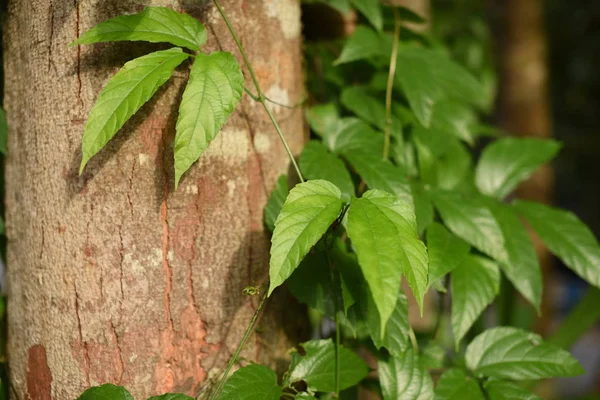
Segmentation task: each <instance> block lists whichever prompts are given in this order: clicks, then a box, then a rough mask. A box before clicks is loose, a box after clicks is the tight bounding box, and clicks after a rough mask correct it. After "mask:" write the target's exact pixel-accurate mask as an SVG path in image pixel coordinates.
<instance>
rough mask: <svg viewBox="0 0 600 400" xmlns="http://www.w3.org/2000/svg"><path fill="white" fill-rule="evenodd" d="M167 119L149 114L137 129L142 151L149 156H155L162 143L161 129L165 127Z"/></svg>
mask: <svg viewBox="0 0 600 400" xmlns="http://www.w3.org/2000/svg"><path fill="white" fill-rule="evenodd" d="M167 124H168V119H167V118H166V117H163V116H155V115H149V116H148V118H146V119H144V122H142V124H141V126H140V128H139V129H138V132H137V133H138V137H139V138H140V141H141V142H142V146H143V148H144V152H145V153H146V154H148V155H149V156H150V157H156V155H157V154H158V151H159V149H160V148H161V146H162V144H163V138H162V136H163V131H164V130H165V129H166V128H167Z"/></svg>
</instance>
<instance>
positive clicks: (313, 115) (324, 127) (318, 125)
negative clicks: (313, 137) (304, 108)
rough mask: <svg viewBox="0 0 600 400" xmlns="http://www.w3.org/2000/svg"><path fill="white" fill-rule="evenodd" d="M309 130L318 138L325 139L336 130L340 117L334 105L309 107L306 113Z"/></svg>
mask: <svg viewBox="0 0 600 400" xmlns="http://www.w3.org/2000/svg"><path fill="white" fill-rule="evenodd" d="M307 119H308V123H309V124H310V127H311V129H312V130H313V131H314V132H315V133H316V134H317V135H319V136H321V137H326V136H327V135H330V134H331V132H335V131H337V129H338V124H339V122H340V115H339V112H338V109H337V107H336V105H335V104H334V103H326V104H319V105H317V106H313V107H310V108H309V109H308V112H307Z"/></svg>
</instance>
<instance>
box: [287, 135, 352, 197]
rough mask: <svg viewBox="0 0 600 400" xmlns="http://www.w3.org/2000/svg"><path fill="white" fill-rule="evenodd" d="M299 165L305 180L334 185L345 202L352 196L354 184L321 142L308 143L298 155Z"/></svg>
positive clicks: (338, 160) (342, 164)
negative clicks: (322, 180)
mask: <svg viewBox="0 0 600 400" xmlns="http://www.w3.org/2000/svg"><path fill="white" fill-rule="evenodd" d="M299 164H300V170H301V171H302V174H303V175H304V177H305V178H306V179H324V180H326V181H329V182H331V183H333V184H335V185H336V186H337V187H338V188H339V189H340V190H341V191H342V197H343V198H344V199H345V200H350V197H351V196H354V183H353V182H352V177H351V176H350V173H349V172H348V170H347V169H346V165H345V164H344V162H343V161H342V160H340V159H339V158H338V157H337V156H335V155H334V154H331V153H330V152H329V150H327V148H326V147H325V146H323V144H321V142H318V141H316V140H311V141H310V142H308V143H307V144H306V146H304V149H303V150H302V153H301V154H300V160H299Z"/></svg>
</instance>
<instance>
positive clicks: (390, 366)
mask: <svg viewBox="0 0 600 400" xmlns="http://www.w3.org/2000/svg"><path fill="white" fill-rule="evenodd" d="M379 382H380V384H381V392H382V394H383V400H431V399H433V382H432V381H431V377H430V376H429V373H428V372H427V370H426V369H425V368H424V367H423V366H422V365H421V363H420V362H419V356H418V355H417V354H416V353H415V352H414V350H413V349H412V348H409V349H407V350H406V351H405V352H404V353H403V354H402V356H401V357H397V358H396V357H390V359H389V360H388V361H380V362H379Z"/></svg>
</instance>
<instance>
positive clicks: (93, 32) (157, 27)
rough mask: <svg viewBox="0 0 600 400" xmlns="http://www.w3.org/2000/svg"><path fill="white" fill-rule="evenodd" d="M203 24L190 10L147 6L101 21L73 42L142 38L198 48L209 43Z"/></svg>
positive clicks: (142, 39)
mask: <svg viewBox="0 0 600 400" xmlns="http://www.w3.org/2000/svg"><path fill="white" fill-rule="evenodd" d="M206 38H207V35H206V30H205V29H204V26H203V25H202V24H201V23H200V22H199V21H197V20H195V19H194V18H192V17H191V16H189V15H187V14H180V13H178V12H175V11H173V10H171V9H170V8H167V7H147V8H145V9H144V11H142V12H140V13H138V14H133V15H120V16H118V17H115V18H112V19H109V20H108V21H105V22H101V23H100V24H98V25H96V26H95V27H93V28H92V29H90V30H89V31H87V32H85V33H84V34H83V35H81V36H80V37H79V39H77V40H76V41H74V42H73V43H72V44H71V45H77V44H91V43H100V42H118V41H125V40H140V41H145V42H152V43H160V42H165V43H171V44H174V45H175V46H181V47H186V48H188V49H190V50H192V51H197V50H199V49H200V47H202V45H203V44H204V43H206Z"/></svg>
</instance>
